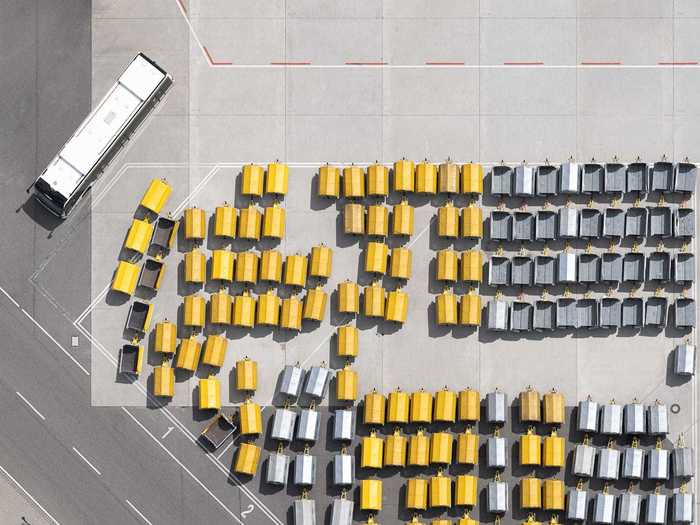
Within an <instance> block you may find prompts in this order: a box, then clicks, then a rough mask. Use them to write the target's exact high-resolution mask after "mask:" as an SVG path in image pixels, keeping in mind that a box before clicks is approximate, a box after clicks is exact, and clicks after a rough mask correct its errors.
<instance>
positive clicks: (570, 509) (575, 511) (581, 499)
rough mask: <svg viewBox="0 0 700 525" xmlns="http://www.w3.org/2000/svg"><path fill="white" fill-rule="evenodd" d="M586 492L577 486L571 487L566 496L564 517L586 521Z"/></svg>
mask: <svg viewBox="0 0 700 525" xmlns="http://www.w3.org/2000/svg"><path fill="white" fill-rule="evenodd" d="M587 496H588V493H587V492H586V491H585V490H581V489H578V488H575V489H571V490H570V491H569V494H568V495H567V497H566V519H567V520H569V521H586V514H587V512H586V511H587V510H588V498H587Z"/></svg>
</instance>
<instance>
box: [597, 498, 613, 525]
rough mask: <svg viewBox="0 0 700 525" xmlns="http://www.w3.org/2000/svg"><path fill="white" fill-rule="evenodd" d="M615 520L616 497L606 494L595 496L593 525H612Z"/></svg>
mask: <svg viewBox="0 0 700 525" xmlns="http://www.w3.org/2000/svg"><path fill="white" fill-rule="evenodd" d="M614 519H615V496H614V495H612V494H608V493H606V492H601V493H598V494H596V495H595V500H594V504H593V523H600V524H603V525H611V524H612V522H613V520H614Z"/></svg>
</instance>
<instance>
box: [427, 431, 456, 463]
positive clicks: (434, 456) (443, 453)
mask: <svg viewBox="0 0 700 525" xmlns="http://www.w3.org/2000/svg"><path fill="white" fill-rule="evenodd" d="M430 463H431V464H432V465H449V464H450V463H452V434H450V433H449V432H435V433H433V435H432V436H430Z"/></svg>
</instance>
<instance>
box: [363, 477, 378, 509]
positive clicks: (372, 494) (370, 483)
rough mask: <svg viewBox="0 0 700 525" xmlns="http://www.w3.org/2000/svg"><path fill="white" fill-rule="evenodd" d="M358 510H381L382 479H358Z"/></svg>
mask: <svg viewBox="0 0 700 525" xmlns="http://www.w3.org/2000/svg"><path fill="white" fill-rule="evenodd" d="M360 510H364V511H367V510H369V511H374V512H379V511H380V510H382V481H381V480H379V479H363V480H362V481H360Z"/></svg>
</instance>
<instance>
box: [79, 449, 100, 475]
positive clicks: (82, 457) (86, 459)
mask: <svg viewBox="0 0 700 525" xmlns="http://www.w3.org/2000/svg"><path fill="white" fill-rule="evenodd" d="M73 452H75V453H76V454H78V456H80V458H81V459H82V460H83V461H84V462H85V463H87V464H88V465H89V466H90V468H91V469H92V470H94V471H95V472H97V475H98V476H101V475H102V472H100V471H99V470H97V468H96V467H95V465H93V464H92V463H90V462H89V461H88V458H86V457H85V456H83V455H82V454H81V453H80V451H79V450H78V449H77V448H75V447H73Z"/></svg>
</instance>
